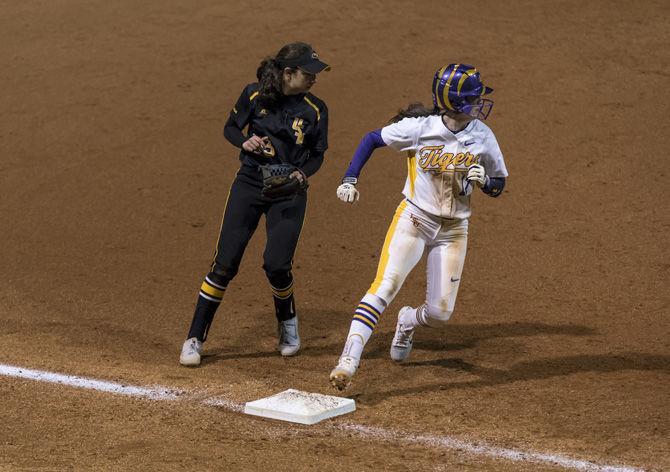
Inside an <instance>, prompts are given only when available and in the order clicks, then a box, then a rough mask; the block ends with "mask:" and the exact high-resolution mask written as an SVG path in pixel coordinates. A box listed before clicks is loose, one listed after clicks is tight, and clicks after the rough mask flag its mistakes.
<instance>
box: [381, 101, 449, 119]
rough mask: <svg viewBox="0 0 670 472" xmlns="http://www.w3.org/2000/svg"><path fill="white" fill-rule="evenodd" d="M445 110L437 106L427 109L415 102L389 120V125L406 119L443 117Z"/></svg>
mask: <svg viewBox="0 0 670 472" xmlns="http://www.w3.org/2000/svg"><path fill="white" fill-rule="evenodd" d="M444 112H445V111H444V110H442V109H441V108H438V107H436V106H433V107H427V106H425V105H424V104H423V103H419V102H415V103H410V104H409V105H407V108H402V109H400V110H398V113H397V114H396V115H395V116H394V117H393V118H391V119H390V120H389V123H397V122H398V121H400V120H403V119H405V118H418V117H421V116H430V115H443V114H444Z"/></svg>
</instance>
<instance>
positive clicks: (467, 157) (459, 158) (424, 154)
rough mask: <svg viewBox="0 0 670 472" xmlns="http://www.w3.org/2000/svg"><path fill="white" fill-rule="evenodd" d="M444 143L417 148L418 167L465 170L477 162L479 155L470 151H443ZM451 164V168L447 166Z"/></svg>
mask: <svg viewBox="0 0 670 472" xmlns="http://www.w3.org/2000/svg"><path fill="white" fill-rule="evenodd" d="M443 150H444V144H442V145H440V146H424V147H422V148H421V149H419V152H418V156H419V157H418V162H417V164H418V165H419V167H420V168H421V169H422V170H424V171H432V172H435V171H439V172H467V171H468V168H469V167H470V166H472V165H474V164H479V162H480V160H481V159H480V156H479V155H475V154H472V153H470V152H464V153H463V152H459V153H456V154H454V153H452V152H443ZM450 166H451V168H449V167H450Z"/></svg>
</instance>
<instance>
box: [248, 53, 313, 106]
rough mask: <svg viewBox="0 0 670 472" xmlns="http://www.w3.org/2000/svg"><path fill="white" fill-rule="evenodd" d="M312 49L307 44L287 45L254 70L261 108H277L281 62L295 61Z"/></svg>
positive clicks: (281, 73)
mask: <svg viewBox="0 0 670 472" xmlns="http://www.w3.org/2000/svg"><path fill="white" fill-rule="evenodd" d="M311 49H312V47H311V46H310V45H309V44H307V43H300V42H296V43H289V44H287V45H285V46H284V47H282V48H281V49H280V50H279V52H278V53H277V55H276V56H275V57H266V58H265V59H263V61H261V63H260V65H259V66H258V69H257V70H256V77H257V78H258V104H259V105H260V106H261V107H262V108H267V109H269V110H273V109H275V108H276V107H277V104H278V103H279V99H280V98H281V97H282V95H283V94H284V93H283V92H282V80H283V72H284V68H283V67H282V61H288V60H291V59H295V58H296V57H298V56H300V55H301V54H304V53H305V51H307V50H310V51H311Z"/></svg>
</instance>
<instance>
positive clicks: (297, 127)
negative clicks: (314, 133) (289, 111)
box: [291, 118, 305, 144]
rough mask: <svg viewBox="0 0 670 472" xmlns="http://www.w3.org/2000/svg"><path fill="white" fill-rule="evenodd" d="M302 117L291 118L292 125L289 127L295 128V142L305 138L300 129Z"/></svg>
mask: <svg viewBox="0 0 670 472" xmlns="http://www.w3.org/2000/svg"><path fill="white" fill-rule="evenodd" d="M302 124H303V121H302V118H296V119H295V120H293V125H291V128H293V129H294V130H295V133H294V134H295V143H296V144H302V142H303V140H304V139H305V134H304V132H303V131H302Z"/></svg>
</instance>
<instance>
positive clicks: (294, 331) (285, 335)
mask: <svg viewBox="0 0 670 472" xmlns="http://www.w3.org/2000/svg"><path fill="white" fill-rule="evenodd" d="M277 331H278V337H279V343H278V344H277V349H279V353H280V354H281V355H282V356H284V357H288V356H295V355H296V354H297V353H298V351H299V350H300V335H299V334H298V315H296V316H294V317H293V318H291V319H290V320H286V321H280V322H279V323H278V324H277Z"/></svg>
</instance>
